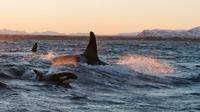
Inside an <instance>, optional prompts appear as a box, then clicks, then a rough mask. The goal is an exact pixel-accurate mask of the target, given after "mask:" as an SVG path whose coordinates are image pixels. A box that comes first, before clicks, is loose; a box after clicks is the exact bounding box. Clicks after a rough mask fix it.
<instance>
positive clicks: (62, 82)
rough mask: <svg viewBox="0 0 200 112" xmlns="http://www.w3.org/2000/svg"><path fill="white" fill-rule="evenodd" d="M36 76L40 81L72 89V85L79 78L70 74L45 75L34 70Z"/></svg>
mask: <svg viewBox="0 0 200 112" xmlns="http://www.w3.org/2000/svg"><path fill="white" fill-rule="evenodd" d="M33 71H34V72H35V74H36V79H37V80H38V81H45V82H49V83H52V84H55V85H59V86H64V87H70V83H71V82H73V81H74V80H76V79H77V78H78V77H77V76H76V75H75V74H74V73H70V72H59V73H52V74H44V73H42V72H39V71H38V70H35V69H34V70H33Z"/></svg>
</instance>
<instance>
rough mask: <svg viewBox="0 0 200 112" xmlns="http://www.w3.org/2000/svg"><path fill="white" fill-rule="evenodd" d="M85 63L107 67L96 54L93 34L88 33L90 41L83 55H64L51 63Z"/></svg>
mask: <svg viewBox="0 0 200 112" xmlns="http://www.w3.org/2000/svg"><path fill="white" fill-rule="evenodd" d="M77 62H80V63H87V64H89V65H107V64H106V63H105V62H103V61H101V60H100V59H99V57H98V53H97V44H96V37H95V34H94V33H93V32H90V41H89V44H88V46H87V48H86V50H85V52H84V53H83V54H80V55H64V56H58V57H56V58H54V59H53V61H52V63H53V64H55V65H58V64H73V63H77Z"/></svg>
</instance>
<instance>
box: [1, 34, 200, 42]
mask: <svg viewBox="0 0 200 112" xmlns="http://www.w3.org/2000/svg"><path fill="white" fill-rule="evenodd" d="M97 37H98V40H136V41H186V42H200V38H192V37H190V38H181V37H169V38H161V37H137V36H97ZM85 39H89V36H71V35H66V36H55V35H8V34H0V40H85Z"/></svg>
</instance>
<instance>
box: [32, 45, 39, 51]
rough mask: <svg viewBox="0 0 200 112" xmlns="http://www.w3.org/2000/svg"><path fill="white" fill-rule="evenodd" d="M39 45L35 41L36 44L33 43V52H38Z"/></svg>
mask: <svg viewBox="0 0 200 112" xmlns="http://www.w3.org/2000/svg"><path fill="white" fill-rule="evenodd" d="M37 47H38V45H37V43H35V44H34V45H33V47H32V50H31V51H32V52H37Z"/></svg>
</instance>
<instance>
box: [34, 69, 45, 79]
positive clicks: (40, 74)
mask: <svg viewBox="0 0 200 112" xmlns="http://www.w3.org/2000/svg"><path fill="white" fill-rule="evenodd" d="M33 71H34V73H35V74H36V79H37V80H38V81H42V80H44V78H43V74H42V73H41V72H39V71H38V70H35V69H33Z"/></svg>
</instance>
